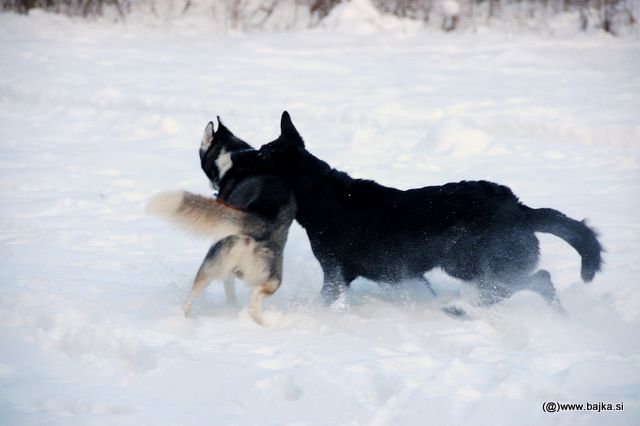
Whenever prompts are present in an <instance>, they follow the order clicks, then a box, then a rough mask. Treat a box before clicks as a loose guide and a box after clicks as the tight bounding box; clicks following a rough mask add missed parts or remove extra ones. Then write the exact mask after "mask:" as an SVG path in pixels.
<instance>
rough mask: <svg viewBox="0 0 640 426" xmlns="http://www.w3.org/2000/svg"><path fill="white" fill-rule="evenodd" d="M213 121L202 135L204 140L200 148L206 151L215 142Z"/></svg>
mask: <svg viewBox="0 0 640 426" xmlns="http://www.w3.org/2000/svg"><path fill="white" fill-rule="evenodd" d="M213 134H214V131H213V122H211V121H210V122H209V124H207V127H205V128H204V134H203V135H202V142H201V143H200V149H201V150H203V151H206V150H207V149H209V147H210V146H211V144H212V143H213Z"/></svg>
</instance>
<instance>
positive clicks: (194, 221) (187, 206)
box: [146, 191, 246, 238]
mask: <svg viewBox="0 0 640 426" xmlns="http://www.w3.org/2000/svg"><path fill="white" fill-rule="evenodd" d="M146 210H147V212H148V213H150V214H153V215H155V216H159V217H162V218H164V219H167V220H168V221H169V222H171V223H173V224H174V225H176V226H178V227H180V228H182V229H184V230H186V231H189V232H191V233H192V234H194V235H196V236H200V237H205V238H211V237H215V238H224V237H228V236H230V235H236V234H239V233H241V232H242V230H243V224H244V222H245V220H246V213H244V212H243V211H241V210H237V209H234V208H232V207H229V206H227V205H225V204H223V203H221V202H219V201H217V200H215V199H213V198H210V197H203V196H201V195H197V194H193V193H191V192H187V191H173V192H162V193H160V194H157V195H155V196H154V197H153V198H152V199H151V200H150V201H149V203H148V204H147V208H146Z"/></svg>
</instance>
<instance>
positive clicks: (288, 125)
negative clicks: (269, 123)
mask: <svg viewBox="0 0 640 426" xmlns="http://www.w3.org/2000/svg"><path fill="white" fill-rule="evenodd" d="M280 134H281V135H282V136H284V137H285V140H286V141H287V142H289V143H294V144H296V145H299V146H301V147H304V141H303V140H302V136H300V133H298V130H297V129H296V127H295V126H294V125H293V121H291V116H290V115H289V113H288V112H287V111H284V112H283V113H282V117H281V118H280Z"/></svg>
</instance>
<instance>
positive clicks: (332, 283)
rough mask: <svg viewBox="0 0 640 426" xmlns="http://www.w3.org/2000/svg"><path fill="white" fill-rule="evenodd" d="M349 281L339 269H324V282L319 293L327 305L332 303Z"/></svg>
mask: <svg viewBox="0 0 640 426" xmlns="http://www.w3.org/2000/svg"><path fill="white" fill-rule="evenodd" d="M348 285H349V283H348V282H347V280H346V279H345V277H344V274H343V273H342V271H340V270H333V271H330V272H327V271H324V282H323V284H322V290H321V291H320V293H321V294H322V297H323V298H324V302H325V303H326V304H327V305H330V304H332V303H333V302H335V301H336V300H338V298H339V297H340V295H341V294H342V293H343V292H344V291H345V290H346V289H347V286H348Z"/></svg>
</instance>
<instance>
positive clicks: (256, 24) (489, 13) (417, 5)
mask: <svg viewBox="0 0 640 426" xmlns="http://www.w3.org/2000/svg"><path fill="white" fill-rule="evenodd" d="M347 1H350V0H0V4H1V5H2V9H3V10H6V11H14V12H18V13H23V14H27V13H29V11H30V10H32V9H34V8H41V9H44V10H47V11H51V12H55V13H62V14H67V15H75V16H83V17H93V16H102V15H103V14H105V11H109V13H112V14H115V15H116V16H117V17H119V18H120V19H125V17H127V16H128V15H130V14H132V13H136V12H143V13H144V11H147V12H150V13H151V14H153V15H155V16H158V17H161V16H163V15H166V14H169V15H171V16H174V17H175V16H180V15H184V14H187V13H189V12H193V11H194V9H197V10H198V12H196V13H200V12H202V11H203V10H206V11H207V13H210V14H211V15H212V17H214V19H216V20H217V21H218V23H221V24H223V25H224V27H225V28H233V29H240V30H247V29H260V28H265V27H268V25H266V24H267V22H269V21H270V20H272V21H275V20H279V21H278V22H279V23H280V24H282V23H283V22H284V23H285V24H284V26H285V27H287V26H288V27H294V26H296V25H297V26H308V27H313V26H316V25H318V24H320V23H321V22H322V20H323V18H325V17H326V16H328V15H329V13H330V12H331V11H332V10H333V8H334V7H336V6H338V5H339V4H341V3H345V2H347ZM368 1H370V2H371V4H372V5H373V6H375V7H376V8H377V9H378V10H379V11H380V12H382V13H385V14H391V15H396V16H399V17H403V18H409V19H413V20H419V21H423V22H425V23H429V24H432V25H436V26H439V27H441V28H442V29H443V30H445V31H453V30H455V29H458V28H462V27H465V28H469V27H472V28H473V27H475V26H476V25H478V24H485V23H489V24H490V23H491V22H500V21H509V22H515V23H516V24H520V25H524V26H527V25H531V23H535V24H537V25H540V24H542V25H543V26H544V24H545V22H546V20H547V19H549V18H551V17H553V16H558V15H560V14H563V13H573V14H574V15H575V16H576V17H577V19H578V24H579V26H580V27H581V28H582V29H583V30H587V29H592V28H600V29H603V30H604V31H607V32H610V33H613V34H615V33H616V32H617V30H618V29H619V28H623V27H635V26H636V24H637V21H636V18H635V13H636V12H637V6H638V4H637V3H638V0H368ZM634 1H635V2H636V3H633V2H634ZM281 26H282V25H281Z"/></svg>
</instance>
